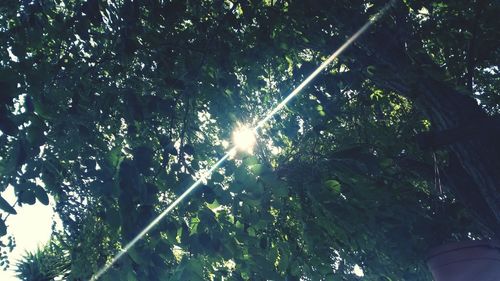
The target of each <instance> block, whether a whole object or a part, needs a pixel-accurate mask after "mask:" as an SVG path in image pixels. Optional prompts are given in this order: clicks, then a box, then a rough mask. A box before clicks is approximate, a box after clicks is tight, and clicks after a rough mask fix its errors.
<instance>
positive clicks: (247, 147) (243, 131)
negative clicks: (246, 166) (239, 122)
mask: <svg viewBox="0 0 500 281" xmlns="http://www.w3.org/2000/svg"><path fill="white" fill-rule="evenodd" d="M256 142H257V139H256V138H255V132H254V130H252V129H251V128H248V127H247V126H239V127H238V128H237V129H236V130H235V131H234V132H233V143H234V145H235V146H236V148H237V149H238V150H239V151H243V152H247V153H250V154H251V153H253V147H254V146H255V143H256Z"/></svg>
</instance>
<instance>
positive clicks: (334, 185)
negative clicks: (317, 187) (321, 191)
mask: <svg viewBox="0 0 500 281" xmlns="http://www.w3.org/2000/svg"><path fill="white" fill-rule="evenodd" d="M325 186H326V187H327V188H328V189H330V190H331V191H333V192H334V193H340V182H338V181H336V180H327V181H326V182H325Z"/></svg>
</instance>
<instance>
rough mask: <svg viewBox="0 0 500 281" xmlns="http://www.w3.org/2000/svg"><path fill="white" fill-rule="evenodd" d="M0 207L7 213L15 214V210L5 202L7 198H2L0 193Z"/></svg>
mask: <svg viewBox="0 0 500 281" xmlns="http://www.w3.org/2000/svg"><path fill="white" fill-rule="evenodd" d="M0 209H2V210H4V211H6V212H7V213H9V214H13V215H15V214H17V212H16V210H15V209H14V208H13V207H12V206H11V205H10V204H9V202H7V200H5V199H3V197H2V196H1V195H0Z"/></svg>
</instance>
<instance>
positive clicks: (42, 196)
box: [34, 186, 49, 205]
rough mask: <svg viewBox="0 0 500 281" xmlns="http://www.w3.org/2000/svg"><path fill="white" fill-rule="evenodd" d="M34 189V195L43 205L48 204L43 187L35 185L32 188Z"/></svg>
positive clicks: (47, 197)
mask: <svg viewBox="0 0 500 281" xmlns="http://www.w3.org/2000/svg"><path fill="white" fill-rule="evenodd" d="M34 191H35V196H36V198H37V199H38V201H40V203H42V204H43V205H49V196H48V195H47V192H46V191H45V190H44V189H43V188H41V187H39V186H37V187H36V188H35V189H34Z"/></svg>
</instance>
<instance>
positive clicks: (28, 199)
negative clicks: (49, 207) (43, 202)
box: [19, 189, 36, 205]
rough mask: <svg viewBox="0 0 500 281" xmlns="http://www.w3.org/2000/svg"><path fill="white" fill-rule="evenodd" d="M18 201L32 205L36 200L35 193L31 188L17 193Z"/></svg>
mask: <svg viewBox="0 0 500 281" xmlns="http://www.w3.org/2000/svg"><path fill="white" fill-rule="evenodd" d="M19 202H21V203H26V204H29V205H33V204H35V202H36V198H35V193H34V192H33V190H30V189H28V190H25V191H23V192H21V193H20V194H19Z"/></svg>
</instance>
